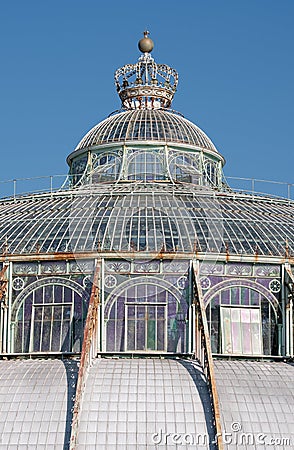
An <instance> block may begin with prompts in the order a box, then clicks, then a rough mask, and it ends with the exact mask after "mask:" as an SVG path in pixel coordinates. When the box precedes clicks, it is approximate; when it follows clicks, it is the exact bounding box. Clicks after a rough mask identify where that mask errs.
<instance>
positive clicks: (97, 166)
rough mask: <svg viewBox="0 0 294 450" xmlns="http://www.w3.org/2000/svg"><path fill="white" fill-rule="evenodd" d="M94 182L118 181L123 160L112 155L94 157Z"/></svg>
mask: <svg viewBox="0 0 294 450" xmlns="http://www.w3.org/2000/svg"><path fill="white" fill-rule="evenodd" d="M93 169H94V170H93V173H92V182H93V183H99V182H106V181H113V180H117V179H118V177H119V174H120V170H121V158H120V157H119V156H117V155H113V154H111V153H108V154H104V155H96V154H94V155H93Z"/></svg>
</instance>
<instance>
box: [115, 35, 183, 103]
mask: <svg viewBox="0 0 294 450" xmlns="http://www.w3.org/2000/svg"><path fill="white" fill-rule="evenodd" d="M148 35H149V31H145V32H144V38H142V39H141V40H140V41H139V49H140V50H141V52H142V53H143V54H142V55H141V56H140V57H139V59H138V62H137V63H136V64H126V65H125V66H123V67H121V68H119V69H117V71H116V72H115V75H114V79H115V84H116V89H117V92H118V95H119V96H120V99H121V101H122V106H123V107H124V108H126V109H158V108H168V107H169V106H170V105H171V102H172V99H173V96H174V94H175V92H176V90H177V85H178V73H177V71H176V70H175V69H172V68H171V67H169V66H167V65H166V64H156V62H155V61H154V59H153V58H152V56H151V55H150V52H151V51H152V49H153V46H154V44H153V41H152V40H151V39H150V38H149V37H148Z"/></svg>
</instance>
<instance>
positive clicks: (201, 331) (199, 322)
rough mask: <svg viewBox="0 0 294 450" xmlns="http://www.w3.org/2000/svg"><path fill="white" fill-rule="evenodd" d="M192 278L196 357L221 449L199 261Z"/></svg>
mask: <svg viewBox="0 0 294 450" xmlns="http://www.w3.org/2000/svg"><path fill="white" fill-rule="evenodd" d="M192 280H193V286H192V288H193V307H194V311H195V344H194V348H195V350H194V358H195V359H197V360H198V361H199V363H200V364H201V366H202V368H203V372H204V375H205V377H206V380H207V382H208V388H209V393H210V400H211V407H212V411H213V416H214V425H215V429H216V442H217V446H218V449H219V450H223V449H224V445H223V438H222V436H223V433H222V425H221V418H220V407H219V399H218V393H217V387H216V380H215V374H214V365H213V359H212V352H211V345H210V336H209V330H208V324H207V319H206V311H205V305H204V302H203V297H202V289H201V284H200V277H199V261H193V262H192Z"/></svg>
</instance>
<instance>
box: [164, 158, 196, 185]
mask: <svg viewBox="0 0 294 450" xmlns="http://www.w3.org/2000/svg"><path fill="white" fill-rule="evenodd" d="M199 167H200V160H199V156H198V155H193V156H190V155H187V154H184V153H182V154H178V155H176V156H174V157H173V158H172V159H171V161H170V165H169V170H170V174H171V176H172V178H173V179H174V180H175V181H181V182H183V183H193V184H200V182H201V172H200V170H199Z"/></svg>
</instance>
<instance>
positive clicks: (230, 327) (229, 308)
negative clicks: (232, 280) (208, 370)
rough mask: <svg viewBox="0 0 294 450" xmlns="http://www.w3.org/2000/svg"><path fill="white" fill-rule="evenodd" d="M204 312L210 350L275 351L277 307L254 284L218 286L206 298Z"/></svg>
mask: <svg viewBox="0 0 294 450" xmlns="http://www.w3.org/2000/svg"><path fill="white" fill-rule="evenodd" d="M206 314H207V321H208V325H209V330H210V336H211V346H212V351H213V352H214V353H224V354H232V355H233V354H234V355H238V354H240V355H262V354H264V355H275V354H277V351H278V349H277V323H278V310H277V307H276V305H274V304H273V303H272V302H271V301H269V299H268V298H266V297H265V295H264V294H263V293H262V292H261V291H259V290H258V287H257V288H256V289H253V288H250V287H248V286H237V285H236V286H231V287H227V288H224V289H220V290H219V291H218V292H217V293H216V294H214V295H213V297H212V298H211V299H210V301H209V303H208V305H207V308H206Z"/></svg>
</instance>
